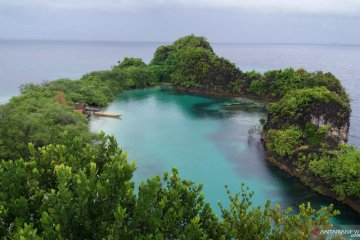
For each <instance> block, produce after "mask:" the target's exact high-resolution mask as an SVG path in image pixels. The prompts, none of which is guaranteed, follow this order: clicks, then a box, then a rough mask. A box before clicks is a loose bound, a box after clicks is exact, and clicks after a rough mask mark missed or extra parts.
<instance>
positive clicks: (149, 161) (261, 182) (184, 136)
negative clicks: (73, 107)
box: [90, 87, 360, 224]
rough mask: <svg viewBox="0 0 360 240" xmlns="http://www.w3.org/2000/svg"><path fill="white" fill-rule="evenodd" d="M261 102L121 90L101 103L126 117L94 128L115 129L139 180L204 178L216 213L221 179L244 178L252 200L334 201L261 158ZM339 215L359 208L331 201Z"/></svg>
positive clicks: (350, 218) (232, 182) (351, 217)
mask: <svg viewBox="0 0 360 240" xmlns="http://www.w3.org/2000/svg"><path fill="white" fill-rule="evenodd" d="M264 111H265V106H263V105H262V104H260V103H257V102H254V101H250V100H247V99H242V98H236V99H225V98H208V97H201V96H193V95H188V94H184V93H180V92H178V91H176V90H174V89H173V88H171V87H156V88H151V89H145V90H132V91H127V92H124V93H121V94H120V95H119V96H118V98H117V99H116V100H115V101H114V102H113V103H112V104H110V106H109V107H108V108H107V109H106V112H109V113H119V114H122V116H123V118H122V119H121V120H119V119H111V118H93V119H92V121H91V123H90V127H91V130H92V131H94V132H99V131H104V132H106V133H107V134H113V135H115V137H116V139H117V140H118V143H119V145H120V146H121V147H122V148H123V149H124V150H125V151H126V152H127V153H128V158H129V160H130V161H131V160H135V161H136V163H137V170H136V172H135V176H134V179H135V181H136V182H137V183H139V182H141V181H143V180H145V179H147V178H149V177H153V176H155V175H162V174H163V173H164V172H165V171H170V170H171V168H172V167H173V166H176V167H177V168H178V169H179V172H180V175H181V176H182V177H184V178H188V179H191V180H193V181H195V182H196V183H203V184H204V189H203V192H204V193H205V195H206V200H207V201H208V202H210V203H211V204H212V206H213V208H214V210H215V211H216V212H217V213H219V208H218V206H217V202H218V201H221V202H222V203H224V204H225V205H226V204H227V203H228V201H227V197H226V193H225V188H224V186H225V185H228V186H229V188H230V190H231V191H232V192H237V191H239V189H240V184H241V183H242V182H244V183H245V184H246V185H247V186H249V187H250V188H251V190H253V191H255V196H254V201H253V203H254V204H255V205H259V204H261V205H263V204H264V203H265V202H266V200H267V199H271V201H272V203H273V204H275V203H279V204H281V206H292V207H294V208H296V207H297V206H298V205H299V204H300V203H302V202H307V201H311V202H312V204H313V206H314V207H320V206H324V205H327V204H330V203H331V202H333V201H332V200H331V199H329V198H326V197H323V196H320V195H318V194H316V193H314V192H312V191H310V190H309V189H308V188H306V187H305V186H303V185H302V184H300V183H299V182H298V181H297V180H296V179H294V178H293V177H289V176H287V175H286V174H284V173H282V172H281V171H279V170H278V169H277V168H275V167H273V166H272V165H270V164H269V163H267V162H266V161H265V160H264V150H263V146H262V144H261V142H260V139H259V136H258V135H252V136H251V135H249V133H248V130H249V128H251V127H252V126H254V125H255V124H256V123H257V122H258V121H259V119H260V118H261V117H264V116H265V113H264ZM336 208H338V209H340V210H341V211H342V212H343V215H342V216H340V217H337V218H336V219H333V222H334V223H339V224H359V222H360V221H359V216H358V215H357V214H356V213H355V212H353V211H351V210H350V209H349V208H347V207H346V206H344V205H341V204H336Z"/></svg>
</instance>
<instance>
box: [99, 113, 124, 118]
mask: <svg viewBox="0 0 360 240" xmlns="http://www.w3.org/2000/svg"><path fill="white" fill-rule="evenodd" d="M93 114H94V115H95V116H98V117H111V118H120V117H121V115H120V114H109V113H101V112H94V113H93Z"/></svg>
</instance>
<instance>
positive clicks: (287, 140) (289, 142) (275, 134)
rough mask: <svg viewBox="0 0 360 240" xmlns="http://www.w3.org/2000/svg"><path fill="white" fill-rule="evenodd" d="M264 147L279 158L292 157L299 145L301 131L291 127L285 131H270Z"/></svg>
mask: <svg viewBox="0 0 360 240" xmlns="http://www.w3.org/2000/svg"><path fill="white" fill-rule="evenodd" d="M268 135H269V136H268V142H267V144H266V147H268V148H269V149H271V150H273V151H275V152H276V153H277V154H278V155H279V156H281V157H284V156H287V155H292V154H293V153H294V152H296V149H297V148H298V147H299V144H301V141H300V140H301V138H302V131H301V130H300V129H299V128H298V127H294V126H291V127H289V128H287V129H285V130H275V129H270V130H269V132H268Z"/></svg>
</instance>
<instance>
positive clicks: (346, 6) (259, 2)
mask: <svg viewBox="0 0 360 240" xmlns="http://www.w3.org/2000/svg"><path fill="white" fill-rule="evenodd" d="M1 2H3V3H5V2H7V5H9V4H12V5H17V6H23V7H31V6H43V7H51V8H70V9H103V10H111V9H124V10H136V9H143V8H145V9H146V8H149V7H156V8H158V7H161V6H169V5H177V6H179V5H180V6H184V7H196V8H238V9H243V10H249V11H254V10H256V11H262V12H282V13H312V14H337V15H360V0H75V1H74V0H12V1H11V3H9V1H7V0H0V4H1Z"/></svg>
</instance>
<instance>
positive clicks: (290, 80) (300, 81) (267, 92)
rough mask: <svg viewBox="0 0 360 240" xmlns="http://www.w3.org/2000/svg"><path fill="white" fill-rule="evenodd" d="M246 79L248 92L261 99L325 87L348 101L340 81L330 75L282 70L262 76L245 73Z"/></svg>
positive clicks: (289, 69) (290, 69)
mask: <svg viewBox="0 0 360 240" xmlns="http://www.w3.org/2000/svg"><path fill="white" fill-rule="evenodd" d="M246 79H247V82H248V85H250V87H249V88H248V89H247V91H248V92H250V93H253V94H256V95H257V96H259V97H261V98H263V99H269V100H271V99H277V100H278V99H280V98H281V97H283V96H285V94H286V93H288V92H289V91H290V90H294V89H303V88H314V87H322V86H323V87H325V88H327V89H329V90H330V91H332V92H335V93H337V94H338V95H339V96H341V97H343V99H344V100H345V101H347V102H348V101H349V100H348V97H347V95H346V93H345V90H344V88H343V87H342V86H341V83H340V81H339V80H338V79H337V78H336V77H335V76H334V75H332V74H331V73H323V72H314V73H309V72H307V71H305V70H304V69H299V70H297V71H295V70H294V69H292V68H288V69H284V70H271V71H268V72H265V73H264V74H263V75H260V74H254V72H249V73H246Z"/></svg>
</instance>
